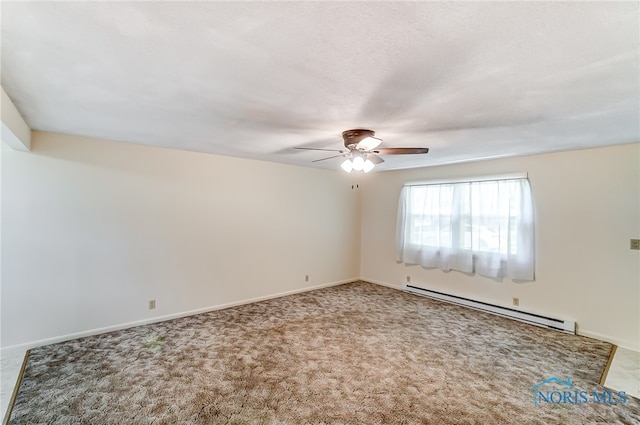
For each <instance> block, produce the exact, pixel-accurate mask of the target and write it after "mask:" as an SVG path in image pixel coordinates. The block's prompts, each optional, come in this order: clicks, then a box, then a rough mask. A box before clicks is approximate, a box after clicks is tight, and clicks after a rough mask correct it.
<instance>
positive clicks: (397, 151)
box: [373, 148, 429, 155]
mask: <svg viewBox="0 0 640 425" xmlns="http://www.w3.org/2000/svg"><path fill="white" fill-rule="evenodd" d="M373 152H375V153H379V154H381V155H407V154H418V153H428V152H429V148H382V149H375V150H374V151H373Z"/></svg>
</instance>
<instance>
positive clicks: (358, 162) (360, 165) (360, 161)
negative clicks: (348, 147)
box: [353, 156, 364, 171]
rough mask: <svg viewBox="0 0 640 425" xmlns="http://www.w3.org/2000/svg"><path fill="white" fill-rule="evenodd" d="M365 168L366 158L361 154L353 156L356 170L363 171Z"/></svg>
mask: <svg viewBox="0 0 640 425" xmlns="http://www.w3.org/2000/svg"><path fill="white" fill-rule="evenodd" d="M363 168H364V158H363V157H361V156H356V157H355V158H353V169H354V170H356V171H362V169H363Z"/></svg>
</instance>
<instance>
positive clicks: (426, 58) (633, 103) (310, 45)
mask: <svg viewBox="0 0 640 425" xmlns="http://www.w3.org/2000/svg"><path fill="white" fill-rule="evenodd" d="M639 4H640V3H638V2H626V3H613V2H602V3H594V2H586V3H582V2H544V3H541V2H532V3H524V2H499V3H487V2H470V3H467V2H464V3H463V2H417V3H416V2H338V3H329V2H259V3H254V2H100V3H97V2H37V3H36V2H11V1H2V3H1V13H2V22H1V23H2V86H3V87H4V89H5V91H6V92H7V93H8V95H9V96H10V97H11V99H12V100H13V101H14V103H15V105H16V107H17V108H18V109H19V111H20V112H21V114H22V115H23V117H24V118H25V120H26V121H27V123H28V124H29V125H30V126H31V128H33V129H36V130H43V131H51V132H59V133H67V134H76V135H85V136H92V137H98V138H106V139H112V140H119V141H127V142H134V143H141V144H148V145H155V146H163V147H169V148H176V149H186V150H192V151H200V152H211V153H216V154H223V155H232V156H239V157H246V158H255V159H261V160H266V161H275V162H282V163H291V164H299V165H304V166H318V167H324V168H333V169H339V164H340V160H339V159H331V160H327V161H322V162H317V163H312V162H311V161H312V160H314V159H318V158H322V157H324V156H327V155H326V154H331V153H330V152H328V153H327V152H312V151H300V150H294V149H293V147H295V146H298V147H311V146H314V147H321V148H328V149H339V148H341V147H342V138H341V132H342V131H343V130H347V129H351V128H369V129H372V130H375V131H376V135H377V136H378V137H380V138H382V139H383V140H384V144H383V145H382V147H423V146H425V147H429V148H431V152H430V153H429V154H428V155H413V156H385V157H384V158H385V160H386V161H387V162H385V163H384V164H381V165H379V166H378V167H376V169H377V170H384V169H399V168H409V167H419V166H430V165H438V164H446V163H452V162H460V161H469V160H477V159H483V158H492V157H505V156H515V155H524V154H533V153H541V152H550V151H559V150H568V149H576V148H587V147H593V146H605V145H612V144H622V143H632V142H638V141H640V119H639V116H640V30H639V18H640V14H639Z"/></svg>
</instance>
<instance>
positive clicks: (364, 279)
mask: <svg viewBox="0 0 640 425" xmlns="http://www.w3.org/2000/svg"><path fill="white" fill-rule="evenodd" d="M360 280H362V281H363V282H369V283H373V284H375V285H380V286H386V287H387V288H392V289H397V290H399V291H402V285H394V284H392V283H387V282H383V281H381V280H375V279H369V278H368V277H361V278H360Z"/></svg>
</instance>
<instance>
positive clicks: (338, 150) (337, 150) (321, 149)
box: [294, 148, 344, 152]
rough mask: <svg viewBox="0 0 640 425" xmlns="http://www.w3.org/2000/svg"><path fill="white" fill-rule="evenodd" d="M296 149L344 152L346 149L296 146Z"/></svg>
mask: <svg viewBox="0 0 640 425" xmlns="http://www.w3.org/2000/svg"><path fill="white" fill-rule="evenodd" d="M294 149H300V150H304V151H328V152H344V150H340V149H324V148H294Z"/></svg>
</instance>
